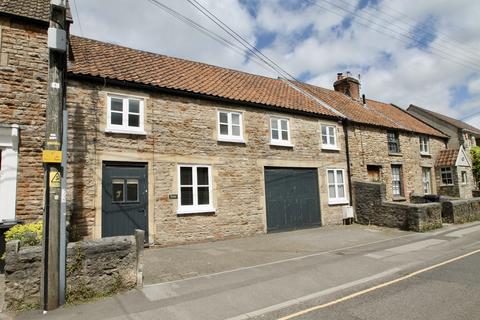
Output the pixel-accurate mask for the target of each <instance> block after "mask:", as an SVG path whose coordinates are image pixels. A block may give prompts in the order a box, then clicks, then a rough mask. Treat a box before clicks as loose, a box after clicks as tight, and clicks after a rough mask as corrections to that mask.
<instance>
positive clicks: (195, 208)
mask: <svg viewBox="0 0 480 320" xmlns="http://www.w3.org/2000/svg"><path fill="white" fill-rule="evenodd" d="M181 168H192V185H191V186H192V189H193V192H192V193H193V205H182V189H181V188H182V185H181V180H180V178H181V173H180V170H181ZM197 168H208V191H209V195H208V202H209V203H208V204H205V205H199V204H198V187H199V186H198V184H197ZM177 179H178V183H177V185H178V208H177V214H190V213H206V212H215V207H214V206H213V183H212V166H211V165H206V164H179V165H178V175H177ZM203 186H204V185H202V187H203ZM205 186H206V185H205Z"/></svg>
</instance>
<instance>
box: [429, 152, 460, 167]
mask: <svg viewBox="0 0 480 320" xmlns="http://www.w3.org/2000/svg"><path fill="white" fill-rule="evenodd" d="M457 157H458V149H457V150H455V149H446V150H442V151H440V154H439V155H438V158H437V161H436V162H435V166H437V167H450V166H454V165H455V163H456V162H457Z"/></svg>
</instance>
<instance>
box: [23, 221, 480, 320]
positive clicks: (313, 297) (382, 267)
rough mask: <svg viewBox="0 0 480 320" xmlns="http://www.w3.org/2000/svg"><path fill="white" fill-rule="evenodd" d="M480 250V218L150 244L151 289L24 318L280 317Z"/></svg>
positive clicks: (212, 319) (148, 279)
mask: <svg viewBox="0 0 480 320" xmlns="http://www.w3.org/2000/svg"><path fill="white" fill-rule="evenodd" d="M475 249H480V223H478V222H477V223H470V224H465V225H449V226H446V227H444V228H443V229H440V230H436V231H433V232H428V233H410V232H403V231H399V230H395V229H387V228H378V227H369V226H360V225H352V226H336V227H322V228H316V229H308V230H300V231H292V232H283V233H275V234H267V235H259V236H255V237H249V238H244V239H235V240H227V241H219V242H213V243H203V244H195V245H188V246H179V247H172V248H158V249H149V250H146V252H145V256H146V262H145V270H144V271H145V282H146V285H145V286H144V288H143V289H141V290H132V291H129V292H126V293H124V294H120V295H116V296H114V297H111V298H107V299H103V300H100V301H96V302H92V303H89V304H85V305H78V306H68V307H65V308H60V309H58V310H55V311H52V312H49V313H47V314H46V315H41V313H40V312H39V311H32V312H28V313H23V314H20V315H18V316H17V317H16V319H72V320H73V319H82V320H84V319H85V318H90V319H109V320H124V319H125V320H126V319H162V320H164V319H165V320H168V319H196V320H197V319H200V320H201V319H209V320H215V319H228V320H243V319H256V318H258V319H276V318H278V317H282V316H285V315H288V314H291V313H292V312H298V311H299V310H303V309H304V308H307V307H309V306H313V305H318V304H319V303H325V302H328V301H332V299H341V298H342V297H344V296H345V295H348V294H351V293H352V292H357V291H358V290H362V289H365V288H369V287H371V286H374V285H376V284H378V283H382V282H385V281H389V280H391V279H395V278H397V277H399V276H402V275H404V274H407V273H409V272H414V271H415V270H417V269H420V268H424V267H425V266H429V265H432V264H435V263H438V262H441V261H444V260H445V259H449V258H451V257H455V256H459V255H461V254H464V253H465V252H467V251H471V250H475ZM477 296H478V295H477ZM340 318H341V317H340ZM307 319H308V318H307ZM312 319H317V318H315V317H314V318H312ZM352 319H356V318H352ZM359 319H362V318H359Z"/></svg>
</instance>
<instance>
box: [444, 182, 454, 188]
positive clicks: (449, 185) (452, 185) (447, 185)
mask: <svg viewBox="0 0 480 320" xmlns="http://www.w3.org/2000/svg"><path fill="white" fill-rule="evenodd" d="M440 187H455V185H454V184H453V183H452V184H441V185H440Z"/></svg>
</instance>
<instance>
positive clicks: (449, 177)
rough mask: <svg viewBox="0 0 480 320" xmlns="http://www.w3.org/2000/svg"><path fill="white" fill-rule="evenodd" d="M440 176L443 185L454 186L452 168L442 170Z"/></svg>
mask: <svg viewBox="0 0 480 320" xmlns="http://www.w3.org/2000/svg"><path fill="white" fill-rule="evenodd" d="M440 175H441V179H442V184H443V185H446V186H452V185H453V174H452V168H451V167H443V168H440Z"/></svg>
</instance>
